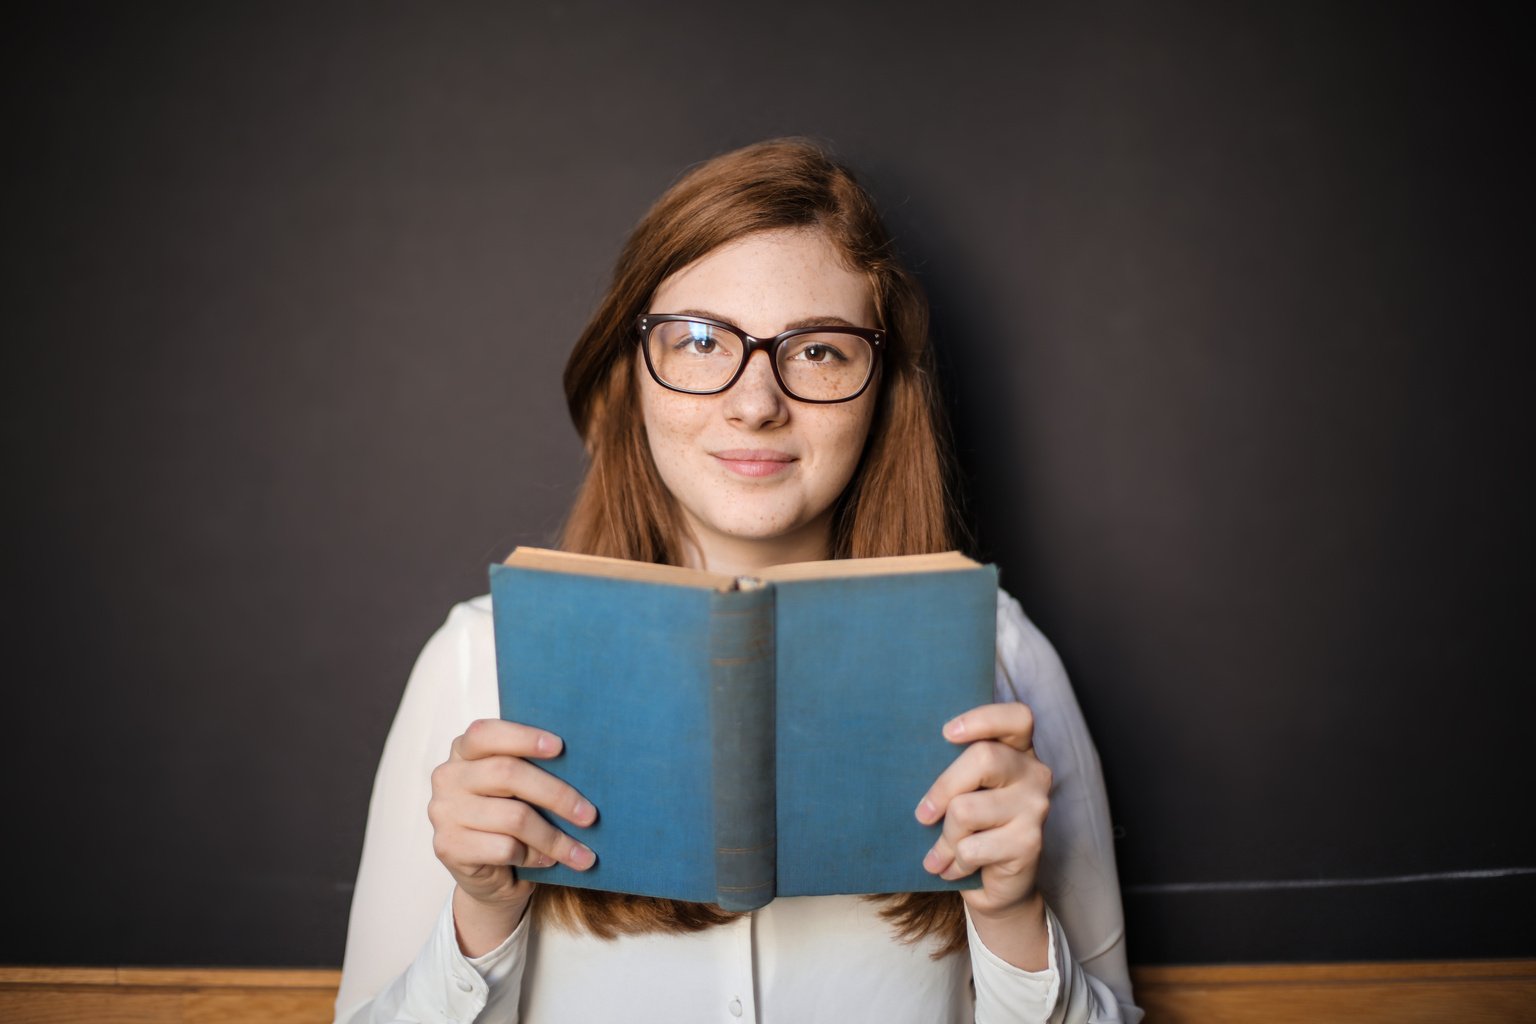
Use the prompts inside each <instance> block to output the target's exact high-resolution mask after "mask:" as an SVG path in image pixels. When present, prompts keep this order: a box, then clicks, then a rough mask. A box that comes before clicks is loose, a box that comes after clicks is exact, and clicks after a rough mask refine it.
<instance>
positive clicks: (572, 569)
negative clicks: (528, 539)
mask: <svg viewBox="0 0 1536 1024" xmlns="http://www.w3.org/2000/svg"><path fill="white" fill-rule="evenodd" d="M506 564H507V565H512V566H516V567H517V568H519V569H542V570H544V571H546V572H568V573H571V574H573V575H576V576H606V577H608V578H609V579H616V580H639V581H641V582H644V583H670V584H673V585H675V586H680V587H703V588H705V589H707V590H732V589H734V588H735V586H736V578H735V577H734V576H727V575H725V574H723V573H718V572H705V571H704V570H702V569H685V568H683V567H682V566H677V565H657V564H655V563H654V562H631V561H630V560H628V559H626V558H603V557H602V556H600V555H577V554H573V553H571V552H569V551H551V550H549V549H547V548H525V547H519V548H517V549H516V550H514V551H513V552H512V553H511V554H510V555H508V556H507V561H506Z"/></svg>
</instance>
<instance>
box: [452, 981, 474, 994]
mask: <svg viewBox="0 0 1536 1024" xmlns="http://www.w3.org/2000/svg"><path fill="white" fill-rule="evenodd" d="M454 984H455V985H457V986H459V991H460V992H468V991H469V990H470V989H472V988H474V987H475V986H473V985H471V984H470V983H469V982H467V981H465V980H464V979H463V978H459V979H457V980H455V981H454Z"/></svg>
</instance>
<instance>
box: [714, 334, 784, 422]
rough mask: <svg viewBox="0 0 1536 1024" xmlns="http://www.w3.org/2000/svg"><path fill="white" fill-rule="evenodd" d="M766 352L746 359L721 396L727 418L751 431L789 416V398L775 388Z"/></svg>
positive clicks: (775, 383) (771, 365)
mask: <svg viewBox="0 0 1536 1024" xmlns="http://www.w3.org/2000/svg"><path fill="white" fill-rule="evenodd" d="M771 358H772V357H771V356H770V355H769V354H768V353H767V352H754V353H752V355H750V356H749V357H747V365H746V368H745V369H743V370H742V371H741V377H740V378H739V379H738V380H737V381H736V383H735V384H732V385H731V389H730V390H729V391H727V392H726V393H725V394H724V396H722V397H724V399H725V415H726V417H727V418H728V419H731V420H733V421H735V422H738V423H740V424H742V425H743V426H746V427H749V428H751V429H754V430H761V429H764V428H767V427H774V426H778V425H779V424H780V423H783V422H784V420H785V418H786V417H787V416H788V415H789V396H788V395H786V394H784V392H783V391H782V390H780V388H779V382H778V380H777V379H776V378H775V377H774V375H773V363H772V362H771V361H770V360H771Z"/></svg>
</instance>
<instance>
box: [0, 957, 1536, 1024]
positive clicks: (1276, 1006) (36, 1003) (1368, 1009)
mask: <svg viewBox="0 0 1536 1024" xmlns="http://www.w3.org/2000/svg"><path fill="white" fill-rule="evenodd" d="M1131 977H1132V980H1133V983H1134V984H1135V986H1136V1001H1137V1003H1139V1004H1140V1005H1141V1006H1142V1007H1143V1008H1144V1009H1145V1010H1146V1011H1147V1022H1148V1024H1185V1022H1190V1024H1193V1022H1196V1021H1199V1022H1201V1024H1206V1022H1216V1024H1226V1022H1230V1024H1260V1022H1269V1021H1276V1020H1350V1021H1378V1020H1379V1021H1394V1022H1408V1024H1419V1022H1422V1024H1440V1022H1443V1021H1449V1020H1455V1021H1462V1022H1467V1024H1481V1022H1484V1021H1486V1022H1489V1024H1492V1022H1495V1021H1498V1022H1503V1021H1510V1020H1520V1019H1526V1017H1527V1015H1528V1014H1529V1012H1530V1008H1531V1007H1532V1006H1536V960H1449V961H1411V962H1400V963H1394V962H1385V963H1342V964H1223V965H1196V966H1178V967H1138V968H1135V969H1133V970H1132V971H1131ZM340 979H341V972H340V971H336V970H312V969H302V968H295V969H285V968H227V967H220V968H201V967H185V968H184V967H0V1020H3V1021H6V1022H8V1024H12V1022H14V1024H66V1022H71V1024H72V1022H75V1021H84V1020H89V1021H93V1022H100V1024H246V1022H250V1024H257V1022H260V1024H308V1022H317V1024H324V1022H326V1021H329V1020H330V1019H331V1012H332V1003H333V1001H334V1000H335V998H336V986H337V984H338V983H339V982H340Z"/></svg>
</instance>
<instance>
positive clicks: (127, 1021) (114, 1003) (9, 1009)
mask: <svg viewBox="0 0 1536 1024" xmlns="http://www.w3.org/2000/svg"><path fill="white" fill-rule="evenodd" d="M340 981H341V972H340V971H329V970H273V969H262V968H251V969H244V968H212V969H210V968H174V967H0V1021H5V1022H7V1024H79V1022H82V1021H90V1022H91V1024H327V1022H329V1021H330V1020H331V1017H332V1015H333V1014H334V1012H335V1002H336V986H337V985H338V984H339V983H340Z"/></svg>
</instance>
